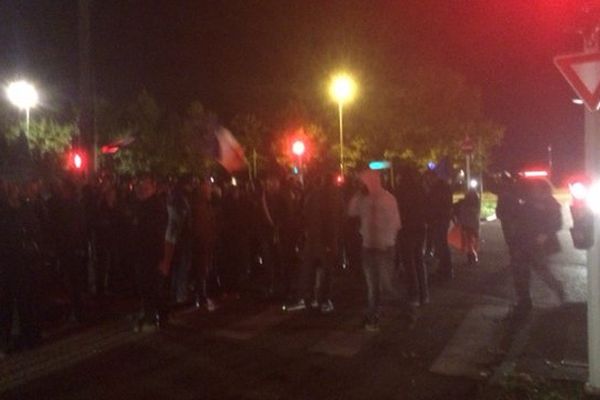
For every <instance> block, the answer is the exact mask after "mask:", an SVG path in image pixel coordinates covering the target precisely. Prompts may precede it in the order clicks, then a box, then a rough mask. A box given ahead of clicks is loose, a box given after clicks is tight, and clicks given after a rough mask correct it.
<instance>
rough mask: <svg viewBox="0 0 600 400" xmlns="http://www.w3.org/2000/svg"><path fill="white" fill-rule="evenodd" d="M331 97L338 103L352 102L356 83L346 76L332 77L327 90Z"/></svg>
mask: <svg viewBox="0 0 600 400" xmlns="http://www.w3.org/2000/svg"><path fill="white" fill-rule="evenodd" d="M329 93H330V94H331V97H332V98H333V99H334V100H335V101H337V102H338V103H341V104H343V103H347V102H349V101H352V99H353V98H354V94H355V93H356V83H355V82H354V80H353V79H352V78H351V77H350V76H349V75H347V74H339V75H336V76H334V77H333V79H332V81H331V86H330V88H329Z"/></svg>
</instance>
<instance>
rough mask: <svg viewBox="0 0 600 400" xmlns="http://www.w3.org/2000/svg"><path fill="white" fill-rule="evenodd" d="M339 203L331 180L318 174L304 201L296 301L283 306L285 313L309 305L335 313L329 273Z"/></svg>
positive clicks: (337, 236)
mask: <svg viewBox="0 0 600 400" xmlns="http://www.w3.org/2000/svg"><path fill="white" fill-rule="evenodd" d="M340 203H341V201H340V199H339V195H338V194H337V193H336V190H335V188H334V186H333V177H331V176H327V175H322V174H321V175H319V176H318V177H317V179H316V181H315V183H314V185H313V186H312V187H310V188H309V190H308V193H307V194H306V198H305V199H304V207H303V212H302V217H303V231H304V239H305V240H304V251H303V253H302V261H301V264H300V274H299V279H298V294H299V299H298V300H297V301H296V302H295V303H292V304H289V305H285V306H284V310H286V311H298V310H304V309H306V308H308V307H309V306H310V307H312V308H315V309H318V310H319V311H320V312H321V313H323V314H327V313H330V312H332V311H334V305H333V302H332V301H331V297H330V291H331V271H332V269H333V267H334V266H335V262H336V256H337V244H338V240H339V232H338V227H339V221H340V218H341V215H340V208H341V207H340Z"/></svg>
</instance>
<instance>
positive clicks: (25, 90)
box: [6, 81, 39, 137]
mask: <svg viewBox="0 0 600 400" xmlns="http://www.w3.org/2000/svg"><path fill="white" fill-rule="evenodd" d="M6 96H7V97H8V100H10V102H11V103H12V104H13V105H15V106H16V107H17V108H18V109H19V110H25V132H26V134H27V137H29V110H31V108H33V107H35V106H36V105H37V103H38V100H39V96H38V93H37V91H36V90H35V87H34V86H33V85H32V84H31V83H29V82H26V81H16V82H13V83H11V84H10V85H8V87H7V88H6Z"/></svg>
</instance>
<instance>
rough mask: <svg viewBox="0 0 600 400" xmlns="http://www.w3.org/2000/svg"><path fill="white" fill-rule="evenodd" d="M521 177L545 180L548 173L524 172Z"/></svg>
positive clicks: (541, 171) (540, 171)
mask: <svg viewBox="0 0 600 400" xmlns="http://www.w3.org/2000/svg"><path fill="white" fill-rule="evenodd" d="M523 176H524V177H525V178H545V177H547V176H548V171H543V170H539V171H524V172H523Z"/></svg>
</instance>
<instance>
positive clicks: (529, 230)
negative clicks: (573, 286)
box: [511, 179, 565, 319]
mask: <svg viewBox="0 0 600 400" xmlns="http://www.w3.org/2000/svg"><path fill="white" fill-rule="evenodd" d="M517 190H518V194H519V200H518V208H517V210H516V216H517V218H516V219H515V227H514V228H515V233H514V234H515V242H514V243H515V244H514V262H513V263H511V268H512V273H513V280H514V285H515V293H516V296H517V303H516V305H515V306H514V308H513V310H512V316H513V317H514V318H517V319H520V318H523V317H525V316H527V315H528V314H529V312H530V310H531V308H532V300H531V293H530V286H531V271H532V269H534V270H535V271H536V273H537V275H538V276H539V277H540V278H541V279H542V280H543V281H544V283H545V284H546V285H547V286H548V287H549V288H550V289H552V290H553V291H554V292H555V294H556V296H557V297H558V298H559V300H560V301H561V302H563V301H564V300H565V291H564V288H563V286H562V283H561V282H560V281H559V280H558V279H557V278H556V277H554V275H552V273H551V272H550V270H549V269H548V256H549V255H551V254H554V253H557V252H559V251H560V244H559V242H558V237H557V232H558V231H559V230H560V228H561V226H562V215H561V211H560V204H559V203H558V202H557V201H556V199H554V197H553V196H552V188H551V186H550V185H549V184H548V183H547V182H546V181H544V180H540V179H534V180H528V179H523V180H522V181H521V182H519V183H518V189H517Z"/></svg>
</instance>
